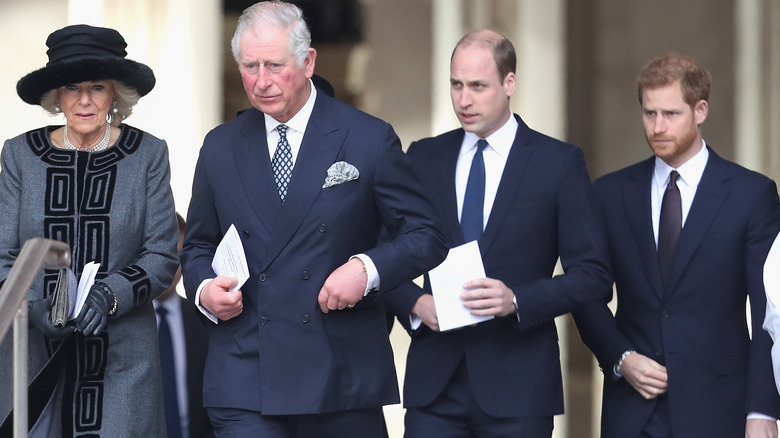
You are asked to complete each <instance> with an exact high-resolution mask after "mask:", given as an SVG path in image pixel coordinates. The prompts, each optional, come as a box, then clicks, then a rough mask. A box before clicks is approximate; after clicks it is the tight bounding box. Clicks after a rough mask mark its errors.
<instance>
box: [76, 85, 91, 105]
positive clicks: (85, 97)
mask: <svg viewBox="0 0 780 438" xmlns="http://www.w3.org/2000/svg"><path fill="white" fill-rule="evenodd" d="M91 100H92V97H91V96H90V94H89V89H83V88H82V89H81V90H79V103H80V104H82V105H89V102H90V101H91Z"/></svg>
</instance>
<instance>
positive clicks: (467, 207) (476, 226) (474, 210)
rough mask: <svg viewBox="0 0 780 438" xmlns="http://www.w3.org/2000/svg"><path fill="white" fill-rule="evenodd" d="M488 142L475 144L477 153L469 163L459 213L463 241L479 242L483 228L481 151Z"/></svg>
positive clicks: (483, 168)
mask: <svg viewBox="0 0 780 438" xmlns="http://www.w3.org/2000/svg"><path fill="white" fill-rule="evenodd" d="M487 145H488V142H487V141H485V140H483V139H480V140H479V141H478V142H477V152H476V153H474V159H473V160H472V161H471V170H469V180H468V182H467V183H466V194H465V195H464V196H463V209H462V210H461V213H460V229H461V230H462V231H463V241H464V242H471V241H472V240H476V241H479V239H480V237H482V230H483V227H484V219H483V213H482V212H483V210H484V208H485V160H484V158H483V157H482V151H483V150H484V149H485V146H487Z"/></svg>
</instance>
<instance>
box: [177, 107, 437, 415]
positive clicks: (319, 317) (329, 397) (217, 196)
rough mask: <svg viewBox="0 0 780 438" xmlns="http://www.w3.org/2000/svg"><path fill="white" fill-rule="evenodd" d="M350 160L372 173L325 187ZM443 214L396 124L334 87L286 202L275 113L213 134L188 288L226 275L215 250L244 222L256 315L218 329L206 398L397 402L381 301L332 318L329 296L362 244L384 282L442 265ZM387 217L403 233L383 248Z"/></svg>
mask: <svg viewBox="0 0 780 438" xmlns="http://www.w3.org/2000/svg"><path fill="white" fill-rule="evenodd" d="M339 161H344V162H347V163H349V164H351V165H352V166H354V167H355V168H356V169H357V170H358V172H359V177H358V178H357V179H356V180H352V181H348V182H345V183H343V184H338V185H335V186H332V187H328V188H323V185H324V182H325V179H326V176H327V170H328V168H329V167H331V166H332V165H333V164H334V163H336V162H339ZM433 217H434V214H433V211H432V208H431V206H430V203H429V202H428V201H427V199H426V198H425V197H424V196H423V195H422V191H421V188H420V186H419V182H418V180H417V178H416V177H415V175H414V174H413V173H412V171H411V168H410V166H409V164H408V159H407V157H406V156H405V155H404V153H403V152H402V150H401V146H400V142H399V140H398V137H397V136H396V135H395V133H394V131H393V129H392V128H391V127H390V125H389V124H387V123H385V122H382V121H381V120H378V119H376V118H374V117H371V116H369V115H367V114H365V113H362V112H360V111H358V110H356V109H354V108H352V107H350V106H348V105H346V104H344V103H341V102H339V101H337V100H335V99H332V98H330V97H328V96H325V95H324V94H322V93H318V94H317V97H316V101H315V104H314V109H313V112H312V114H311V118H310V119H309V122H308V125H307V127H306V131H305V133H304V136H303V141H302V143H301V148H300V151H299V153H298V156H297V159H296V162H295V167H294V169H293V171H292V179H291V181H290V183H289V187H288V192H287V198H286V200H285V203H284V205H282V204H281V203H280V200H279V195H278V193H277V189H276V185H275V184H274V180H273V175H272V170H271V159H270V157H269V153H268V146H267V141H266V130H265V121H264V117H263V114H262V113H260V112H259V111H257V110H255V109H250V110H247V111H246V112H244V113H242V114H241V115H239V116H238V117H237V118H236V119H234V120H232V121H230V122H228V123H225V124H223V125H221V126H219V127H217V128H215V129H214V130H213V131H211V132H210V133H209V134H208V135H207V137H206V139H205V141H204V145H203V148H202V149H201V152H200V158H199V160H198V164H197V167H196V171H195V177H194V183H193V191H192V201H191V204H190V208H189V212H188V218H187V232H186V235H185V242H184V248H183V251H182V255H181V258H182V266H183V276H184V283H185V287H186V290H187V294H188V296H189V297H190V298H191V299H193V298H194V295H195V292H196V290H197V288H198V285H199V284H200V283H201V282H202V281H203V280H204V279H208V278H213V277H214V276H215V274H214V272H213V270H212V268H211V260H212V257H213V254H214V249H215V247H216V246H217V244H218V243H219V241H220V239H221V238H222V235H223V234H224V232H225V231H226V230H227V229H228V227H230V225H231V224H235V226H236V229H237V230H238V232H239V234H240V236H241V239H242V244H243V246H244V251H245V253H246V256H247V260H248V265H249V271H250V274H251V278H250V279H249V280H248V281H247V282H246V283H245V284H244V286H243V287H242V292H243V313H242V314H241V315H239V316H238V317H235V318H233V319H230V320H228V321H219V324H216V325H214V326H212V328H211V330H210V332H211V333H210V345H209V356H208V360H207V363H206V371H205V376H204V403H205V405H206V406H207V407H227V408H240V409H249V410H254V411H260V412H262V413H263V414H267V415H276V414H285V415H286V414H307V413H323V412H331V411H340V410H350V409H359V408H369V407H379V406H382V405H385V404H391V403H397V402H398V389H397V382H396V375H395V369H394V366H393V358H392V351H391V349H390V343H389V340H388V336H387V326H386V322H385V313H384V307H383V305H382V301H381V300H377V299H376V297H375V296H374V295H375V294H369V296H367V297H365V298H363V299H362V300H361V301H360V302H359V303H357V305H355V307H354V308H352V309H345V310H342V311H331V312H329V313H327V314H325V313H322V312H321V311H320V309H319V306H318V303H317V295H318V293H319V291H320V289H321V287H322V285H323V283H324V282H325V279H326V278H327V277H328V275H330V273H331V272H332V271H334V270H335V269H336V268H337V267H339V266H340V265H342V264H344V263H346V262H347V260H348V259H349V258H350V257H351V256H352V255H355V254H360V253H364V254H366V255H368V256H369V257H370V258H371V259H372V260H373V262H374V264H375V265H376V268H377V271H378V273H379V277H380V281H381V289H382V290H386V289H390V288H393V287H395V286H397V285H398V284H399V283H400V282H402V281H407V280H410V279H412V278H414V277H416V276H418V275H420V274H421V273H422V272H424V271H426V270H428V269H430V268H433V267H434V266H436V265H437V264H438V263H439V262H441V260H442V259H443V258H444V255H445V252H446V247H445V245H444V243H443V239H442V237H441V234H440V232H439V230H438V227H437V226H436V225H435V223H434V220H433ZM383 226H384V227H385V228H386V229H387V230H389V233H390V237H391V241H389V242H387V243H385V244H382V245H379V246H377V238H378V235H379V231H380V229H381V228H382V227H383Z"/></svg>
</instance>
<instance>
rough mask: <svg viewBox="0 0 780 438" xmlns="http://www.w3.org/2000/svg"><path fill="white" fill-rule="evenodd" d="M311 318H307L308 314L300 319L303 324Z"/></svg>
mask: <svg viewBox="0 0 780 438" xmlns="http://www.w3.org/2000/svg"><path fill="white" fill-rule="evenodd" d="M310 320H311V318H309V315H303V318H301V321H303V323H304V324H306V323H307V322H309V321H310Z"/></svg>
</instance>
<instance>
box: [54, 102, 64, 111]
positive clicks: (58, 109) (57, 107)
mask: <svg viewBox="0 0 780 438" xmlns="http://www.w3.org/2000/svg"><path fill="white" fill-rule="evenodd" d="M54 112H55V113H61V112H62V108H60V100H59V99H57V105H55V106H54Z"/></svg>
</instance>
